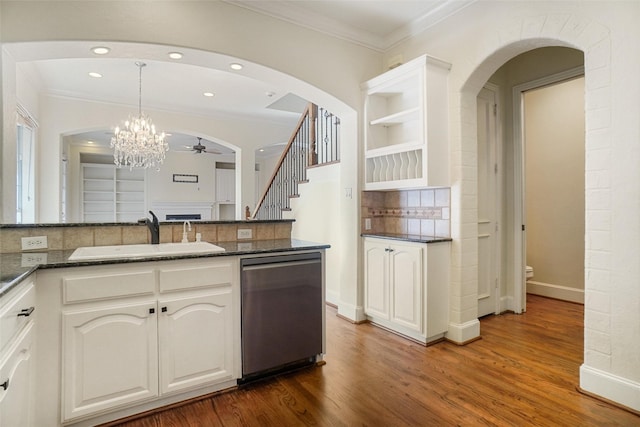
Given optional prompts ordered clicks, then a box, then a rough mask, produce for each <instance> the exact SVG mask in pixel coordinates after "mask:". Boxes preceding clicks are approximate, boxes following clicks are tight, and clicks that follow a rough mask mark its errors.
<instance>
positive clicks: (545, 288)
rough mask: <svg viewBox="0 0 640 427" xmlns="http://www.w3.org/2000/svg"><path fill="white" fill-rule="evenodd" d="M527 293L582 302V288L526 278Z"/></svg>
mask: <svg viewBox="0 0 640 427" xmlns="http://www.w3.org/2000/svg"><path fill="white" fill-rule="evenodd" d="M527 293H528V294H533V295H540V296H543V297H549V298H555V299H560V300H563V301H570V302H577V303H580V304H584V289H577V288H569V287H567V286H560V285H552V284H550V283H543V282H536V281H533V280H528V281H527Z"/></svg>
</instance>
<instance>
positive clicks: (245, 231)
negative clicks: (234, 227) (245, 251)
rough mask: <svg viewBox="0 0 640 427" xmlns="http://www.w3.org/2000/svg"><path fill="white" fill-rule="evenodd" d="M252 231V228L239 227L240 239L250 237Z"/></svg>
mask: <svg viewBox="0 0 640 427" xmlns="http://www.w3.org/2000/svg"><path fill="white" fill-rule="evenodd" d="M251 236H252V232H251V229H250V228H238V239H250V238H251Z"/></svg>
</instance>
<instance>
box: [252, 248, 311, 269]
mask: <svg viewBox="0 0 640 427" xmlns="http://www.w3.org/2000/svg"><path fill="white" fill-rule="evenodd" d="M321 261H322V255H321V254H320V252H310V253H304V254H291V255H277V256H263V257H255V258H243V259H241V260H240V266H241V268H242V270H243V271H244V270H247V269H249V268H251V269H253V267H256V268H259V266H262V267H263V268H264V267H265V266H269V267H276V266H279V265H283V266H284V265H285V264H286V265H292V264H298V263H301V262H302V263H310V262H321Z"/></svg>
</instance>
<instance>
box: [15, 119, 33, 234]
mask: <svg viewBox="0 0 640 427" xmlns="http://www.w3.org/2000/svg"><path fill="white" fill-rule="evenodd" d="M36 128H37V124H36V122H35V120H34V119H33V118H32V117H31V116H30V115H29V114H28V113H27V112H26V111H25V110H24V109H23V108H20V107H18V125H17V129H16V154H17V156H16V160H17V165H16V166H17V167H16V223H18V224H28V223H34V222H35V211H36V209H35V197H34V195H35V171H34V169H35V129H36Z"/></svg>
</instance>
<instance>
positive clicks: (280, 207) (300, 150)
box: [251, 104, 340, 220]
mask: <svg viewBox="0 0 640 427" xmlns="http://www.w3.org/2000/svg"><path fill="white" fill-rule="evenodd" d="M339 135H340V119H339V118H338V117H336V116H334V115H333V114H331V113H330V112H328V111H327V110H325V109H324V108H322V107H318V106H317V105H314V104H309V105H308V106H307V108H306V109H305V111H304V112H303V113H302V116H301V117H300V120H299V121H298V124H297V125H296V128H295V130H294V132H293V134H292V136H291V138H290V139H289V142H288V143H287V146H286V147H285V149H284V151H283V152H282V155H281V156H280V160H279V161H278V163H277V164H276V168H275V171H274V172H273V175H271V179H270V180H269V183H268V185H267V186H266V188H265V190H264V193H263V194H262V197H261V198H260V201H259V202H258V205H257V206H256V209H255V210H254V212H253V215H252V216H251V218H252V219H263V220H264V219H282V212H284V211H290V210H291V206H290V203H289V201H290V200H291V198H294V197H299V193H298V185H299V184H301V183H305V182H308V181H307V168H310V167H317V166H322V165H327V164H332V163H337V162H339V161H340V144H339Z"/></svg>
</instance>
